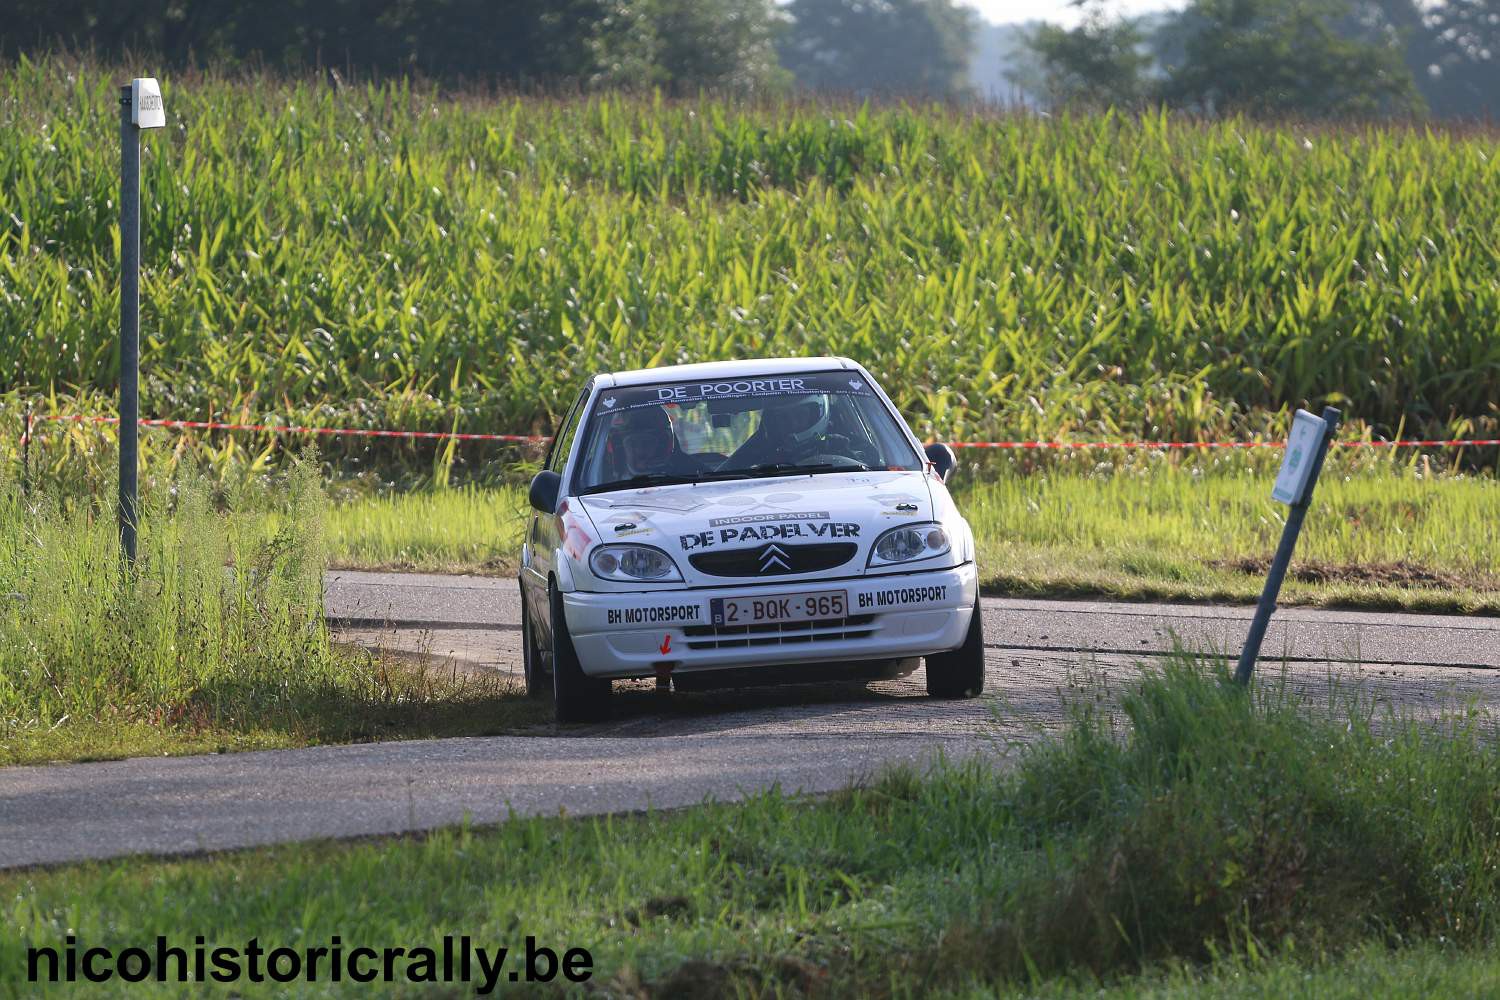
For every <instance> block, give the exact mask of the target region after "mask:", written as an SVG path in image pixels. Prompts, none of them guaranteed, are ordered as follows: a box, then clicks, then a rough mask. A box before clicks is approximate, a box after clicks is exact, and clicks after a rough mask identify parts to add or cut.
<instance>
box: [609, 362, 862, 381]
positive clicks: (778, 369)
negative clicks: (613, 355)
mask: <svg viewBox="0 0 1500 1000" xmlns="http://www.w3.org/2000/svg"><path fill="white" fill-rule="evenodd" d="M855 367H857V366H856V365H855V363H854V362H853V361H850V360H849V359H848V358H756V359H753V360H748V361H707V362H703V363H701V364H695V365H666V366H664V367H661V368H637V369H635V370H634V371H628V372H612V373H609V374H605V375H601V376H600V380H601V381H603V382H604V384H606V385H609V386H613V387H616V388H619V387H623V386H631V385H651V384H653V383H656V382H672V381H676V380H678V379H726V378H746V377H748V376H752V375H793V374H796V373H798V372H826V371H828V370H830V369H834V370H837V369H852V368H855ZM606 380H607V381H606Z"/></svg>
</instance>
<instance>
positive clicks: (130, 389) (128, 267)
mask: <svg viewBox="0 0 1500 1000" xmlns="http://www.w3.org/2000/svg"><path fill="white" fill-rule="evenodd" d="M166 124H167V114H166V109H165V107H164V106H163V105H162V102H161V88H160V87H159V86H157V83H156V81H155V80H154V79H151V78H149V77H146V78H142V79H137V80H132V81H131V82H130V83H129V84H128V85H126V86H123V87H121V88H120V511H119V514H120V547H121V548H123V549H124V551H125V561H126V563H127V564H128V565H134V563H135V528H136V490H137V470H138V468H139V450H140V441H139V434H140V416H141V405H140V356H141V351H140V323H141V130H142V129H148V128H162V127H164V126H165V125H166Z"/></svg>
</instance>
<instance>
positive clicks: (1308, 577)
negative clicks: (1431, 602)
mask: <svg viewBox="0 0 1500 1000" xmlns="http://www.w3.org/2000/svg"><path fill="white" fill-rule="evenodd" d="M1209 565H1210V566H1212V567H1214V568H1215V569H1227V570H1233V571H1234V572H1236V573H1245V574H1250V575H1254V576H1265V575H1266V573H1267V572H1268V571H1269V570H1270V568H1271V560H1270V559H1268V558H1265V557H1263V556H1245V557H1243V558H1240V559H1215V560H1212V561H1210V562H1209ZM1288 573H1289V575H1290V576H1291V577H1292V579H1294V580H1300V581H1302V582H1303V583H1325V584H1326V583H1367V584H1375V585H1378V586H1386V587H1432V588H1440V589H1448V590H1463V589H1466V588H1469V587H1475V588H1478V587H1480V586H1481V584H1480V582H1479V581H1476V580H1474V579H1472V578H1468V577H1465V576H1464V575H1463V574H1461V573H1454V572H1451V571H1448V570H1440V569H1433V568H1431V567H1430V566H1423V565H1420V564H1419V563H1413V562H1407V561H1406V560H1404V559H1403V560H1401V561H1400V562H1388V563H1332V562H1324V561H1322V560H1316V559H1315V560H1306V559H1299V560H1297V561H1295V562H1293V563H1292V566H1291V569H1290V570H1289V571H1288Z"/></svg>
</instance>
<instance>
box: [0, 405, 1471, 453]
mask: <svg viewBox="0 0 1500 1000" xmlns="http://www.w3.org/2000/svg"><path fill="white" fill-rule="evenodd" d="M34 419H37V420H53V421H61V422H69V423H89V424H118V423H119V422H120V418H119V417H102V416H89V415H85V414H71V415H64V414H51V413H40V414H36V416H35V418H34ZM140 424H141V426H142V427H165V428H171V429H177V430H204V431H252V432H256V433H271V434H319V435H324V436H330V437H381V438H405V439H408V440H411V439H416V440H424V441H447V440H450V439H451V440H454V441H510V442H520V443H525V444H540V443H545V442H547V441H550V440H552V439H551V438H550V437H548V436H546V435H540V434H470V433H462V432H459V431H393V430H360V429H356V428H350V427H290V426H283V425H279V424H227V423H220V422H218V421H214V420H142V421H140ZM23 440H24V439H23ZM1334 444H1335V445H1336V446H1338V447H1342V448H1465V447H1473V448H1481V447H1494V446H1496V445H1500V438H1477V439H1468V440H1465V439H1462V438H1457V439H1451V440H1441V441H1335V442H1334ZM949 445H950V446H951V447H954V448H1002V449H1015V450H1022V451H1030V450H1034V449H1035V450H1057V451H1074V450H1084V449H1110V448H1136V449H1145V450H1148V451H1155V450H1158V449H1168V448H1172V449H1187V448H1284V447H1286V442H1285V441H950V442H949Z"/></svg>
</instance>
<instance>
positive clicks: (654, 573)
mask: <svg viewBox="0 0 1500 1000" xmlns="http://www.w3.org/2000/svg"><path fill="white" fill-rule="evenodd" d="M589 569H591V570H593V571H594V575H595V576H597V577H598V578H599V579H601V580H617V581H620V582H621V583H642V582H644V583H673V582H679V583H680V582H681V581H682V574H681V573H679V572H678V571H677V564H676V563H674V562H673V561H672V557H671V556H669V555H667V554H666V553H665V552H663V551H662V550H661V549H653V548H652V547H651V546H649V545H601V546H599V547H598V548H597V549H595V550H594V551H593V554H592V555H590V556H589Z"/></svg>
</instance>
